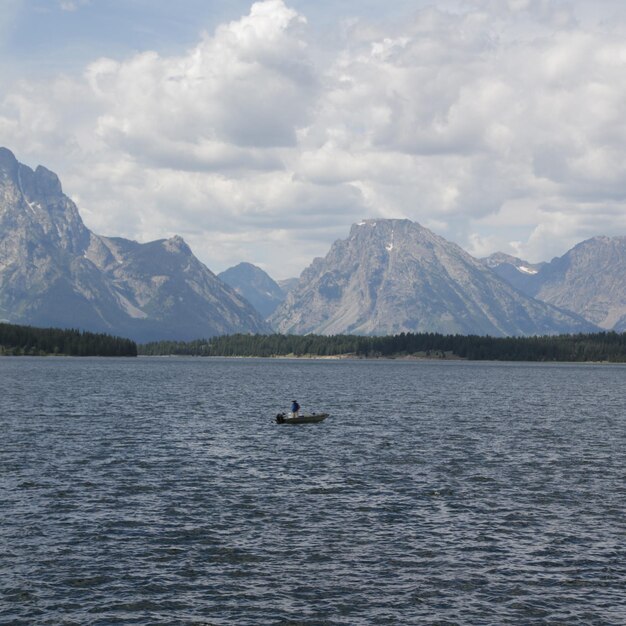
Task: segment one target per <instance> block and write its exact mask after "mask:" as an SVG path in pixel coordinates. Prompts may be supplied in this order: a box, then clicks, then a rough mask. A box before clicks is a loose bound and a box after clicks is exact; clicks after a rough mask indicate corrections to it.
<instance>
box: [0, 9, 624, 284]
mask: <svg viewBox="0 0 626 626" xmlns="http://www.w3.org/2000/svg"><path fill="white" fill-rule="evenodd" d="M422 4H423V3H422ZM600 5H601V6H602V7H603V8H604V12H602V11H599V10H598V9H596V10H595V11H591V10H590V8H589V5H588V4H585V3H583V2H556V1H551V0H506V1H498V2H493V1H490V0H484V1H483V0H473V1H471V2H458V3H457V4H456V6H453V3H452V2H450V3H448V4H447V5H445V6H449V7H451V8H449V9H445V10H444V9H443V8H439V9H438V8H434V6H429V7H428V6H427V7H425V8H421V9H419V10H416V11H414V12H413V13H412V14H410V15H407V19H405V20H403V21H401V22H399V21H396V22H395V23H394V24H393V25H390V24H389V23H382V22H378V23H375V22H368V21H366V20H364V19H361V20H352V21H351V22H350V23H349V24H343V25H341V26H340V27H339V28H338V35H337V37H336V38H334V39H332V41H334V42H335V45H337V42H341V43H340V45H337V47H335V48H332V49H329V48H321V45H322V44H321V43H320V41H317V40H316V39H315V33H314V32H313V30H312V28H311V26H309V25H308V24H307V22H306V19H305V17H306V16H304V15H301V14H299V13H298V12H296V11H295V10H293V9H292V8H290V7H289V6H288V5H287V4H285V3H284V2H283V1H282V0H265V1H264V2H257V3H255V4H253V5H252V6H251V9H250V12H249V13H248V15H246V16H244V17H242V18H241V19H239V20H235V21H232V22H229V23H224V24H222V25H221V26H220V27H218V28H217V29H216V30H215V32H214V33H212V34H205V35H203V36H202V37H201V38H200V39H199V41H198V42H196V43H195V45H193V46H192V47H190V48H189V50H188V51H187V52H185V53H183V54H179V55H177V56H174V55H169V56H168V55H165V54H163V53H160V52H158V51H145V52H141V53H138V54H135V55H132V56H129V57H128V58H126V59H122V60H113V59H105V58H101V59H97V60H94V61H92V62H91V63H90V64H89V65H88V66H87V67H86V68H85V70H84V73H83V75H82V76H73V77H72V76H70V77H67V76H65V77H63V76H58V77H51V78H50V79H49V80H48V81H47V82H41V81H37V82H29V81H28V80H23V81H20V82H17V83H14V84H13V85H12V86H11V88H10V89H8V90H6V91H5V92H4V93H3V94H2V96H0V137H2V143H5V144H6V145H7V146H8V147H10V148H11V149H13V150H14V151H15V152H16V153H17V156H18V158H22V159H23V160H26V161H27V162H29V163H30V164H31V165H36V164H37V163H44V164H45V165H47V166H48V167H50V168H52V169H55V170H57V171H58V172H59V174H60V175H61V177H62V180H63V182H64V187H65V189H66V190H67V191H68V192H69V193H70V194H72V195H73V196H74V197H75V198H76V199H77V200H78V202H79V206H80V208H81V212H82V213H83V215H84V216H85V220H86V222H87V224H88V225H89V226H90V227H92V228H93V229H94V230H96V231H97V232H102V233H104V234H119V235H122V236H130V237H133V238H137V239H140V240H147V239H150V238H158V237H164V236H169V235H171V234H174V233H180V234H182V235H183V236H185V237H186V238H187V239H188V240H189V241H190V243H191V244H192V245H193V246H194V249H195V250H196V252H197V253H198V255H199V256H200V257H201V258H202V259H203V260H204V261H205V262H206V263H207V264H208V265H209V267H211V268H212V269H214V270H216V271H219V270H221V269H224V268H225V267H226V266H228V265H230V264H234V263H236V262H238V261H239V260H241V259H244V258H245V259H246V260H250V261H255V260H258V262H260V263H262V264H263V265H264V266H265V267H266V268H267V269H269V270H270V272H271V273H273V274H274V275H276V276H277V277H285V276H287V275H295V274H298V273H299V271H300V270H301V269H302V267H303V266H304V265H306V264H307V263H308V262H309V261H310V259H311V258H312V257H313V256H316V255H320V254H324V253H325V252H326V250H327V249H328V246H329V245H330V243H331V242H332V241H333V240H335V239H337V238H339V237H343V236H345V235H346V234H347V232H348V228H349V225H350V223H351V222H353V221H356V220H358V219H360V218H362V217H379V216H380V217H408V218H411V219H415V220H418V221H420V222H421V223H423V224H425V225H426V226H430V227H432V228H433V229H434V230H436V231H437V232H439V233H440V234H442V235H444V236H448V237H450V238H452V239H454V240H455V241H457V242H458V243H459V244H461V245H464V246H466V247H468V248H469V249H470V250H471V251H472V252H474V253H476V254H487V253H489V252H493V251H495V250H496V249H503V250H505V251H509V252H514V253H516V254H520V255H522V256H526V257H528V258H529V260H541V259H544V258H549V257H550V256H553V255H555V254H559V253H562V252H564V251H565V250H566V249H567V247H569V246H570V245H571V244H573V243H576V241H579V240H580V239H582V238H585V237H588V236H592V235H596V234H601V233H609V234H614V233H616V232H626V217H625V216H626V211H625V209H626V205H625V204H624V203H625V202H626V175H625V174H626V172H625V171H624V168H625V167H626V166H625V165H624V163H626V121H624V117H623V111H624V108H625V104H626V82H625V81H624V80H623V77H624V68H625V67H626V44H624V43H623V42H624V41H626V39H625V38H624V36H623V35H624V30H626V15H625V14H624V12H623V11H622V12H620V5H618V4H617V3H614V2H610V1H609V0H605V1H600V3H599V4H598V5H597V6H600ZM437 6H439V7H441V6H444V5H442V4H441V3H437ZM607 15H611V16H612V19H611V21H610V22H608V21H606V20H604V21H603V19H602V18H603V17H604V16H607ZM339 30H341V34H340V35H339ZM328 41H330V39H328V40H324V41H323V44H324V45H326V44H327V43H328ZM196 248H197V249H196ZM285 250H289V254H288V256H287V257H285Z"/></svg>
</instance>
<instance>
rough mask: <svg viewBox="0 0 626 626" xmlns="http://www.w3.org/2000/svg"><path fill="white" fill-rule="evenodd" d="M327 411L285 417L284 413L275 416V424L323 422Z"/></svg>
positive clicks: (327, 414)
mask: <svg viewBox="0 0 626 626" xmlns="http://www.w3.org/2000/svg"><path fill="white" fill-rule="evenodd" d="M328 416H329V413H311V414H309V415H298V417H287V415H286V414H285V413H279V414H278V415H277V416H276V423H277V424H317V423H319V422H323V421H324V420H325V419H326V418H327V417H328Z"/></svg>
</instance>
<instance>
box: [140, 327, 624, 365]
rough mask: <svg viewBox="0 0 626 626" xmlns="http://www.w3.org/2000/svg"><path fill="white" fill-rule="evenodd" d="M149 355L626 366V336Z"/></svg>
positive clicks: (168, 347)
mask: <svg viewBox="0 0 626 626" xmlns="http://www.w3.org/2000/svg"><path fill="white" fill-rule="evenodd" d="M139 354H143V355H153V356H156V355H191V356H242V357H245V356H256V357H278V356H342V355H344V356H346V355H349V356H354V357H361V358H376V357H396V358H397V357H403V356H415V357H424V358H461V359H470V360H479V361H481V360H493V361H609V362H614V363H624V362H626V333H616V332H602V333H590V334H579V335H556V336H542V337H484V336H478V335H440V334H437V333H401V334H399V335H391V336H386V337H363V336H359V335H332V336H325V335H304V336H301V335H278V334H275V335H243V334H238V335H226V336H222V337H214V338H212V339H197V340H195V341H189V342H179V341H158V342H152V343H147V344H144V345H140V346H139Z"/></svg>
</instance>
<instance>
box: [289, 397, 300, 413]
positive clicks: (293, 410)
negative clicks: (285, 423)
mask: <svg viewBox="0 0 626 626" xmlns="http://www.w3.org/2000/svg"><path fill="white" fill-rule="evenodd" d="M299 410H300V405H299V404H298V403H297V402H296V401H295V400H292V401H291V417H298V411H299Z"/></svg>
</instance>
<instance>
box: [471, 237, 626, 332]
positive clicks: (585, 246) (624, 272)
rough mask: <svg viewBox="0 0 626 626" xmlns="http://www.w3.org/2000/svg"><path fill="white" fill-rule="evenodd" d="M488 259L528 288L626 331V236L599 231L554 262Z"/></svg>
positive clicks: (534, 294) (538, 296)
mask: <svg viewBox="0 0 626 626" xmlns="http://www.w3.org/2000/svg"><path fill="white" fill-rule="evenodd" d="M483 262H484V263H485V264H486V265H487V266H488V267H490V268H491V269H493V271H495V272H496V273H497V274H498V275H500V276H501V277H503V278H504V279H505V280H507V281H509V282H510V283H511V284H512V285H513V286H515V287H516V289H519V290H520V291H522V292H523V293H525V294H527V295H529V296H531V297H533V298H536V299H538V300H541V301H543V302H548V303H550V304H553V305H555V306H558V307H561V308H564V309H568V310H569V311H573V312H575V313H578V314H579V315H580V316H582V317H584V318H585V319H586V320H589V321H590V322H592V323H594V324H596V325H597V326H599V327H600V328H603V329H606V330H610V329H612V330H616V331H621V332H623V331H626V237H593V238H592V239H587V240H586V241H583V242H581V243H579V244H578V245H576V246H574V247H573V248H572V249H571V250H569V251H568V252H566V253H565V254H564V255H563V256H561V257H557V258H554V259H552V261H550V262H549V263H540V264H537V265H531V264H530V263H527V262H526V261H523V260H522V259H518V258H516V257H512V256H509V257H506V255H498V254H496V255H491V256H490V257H488V258H487V259H484V260H483Z"/></svg>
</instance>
